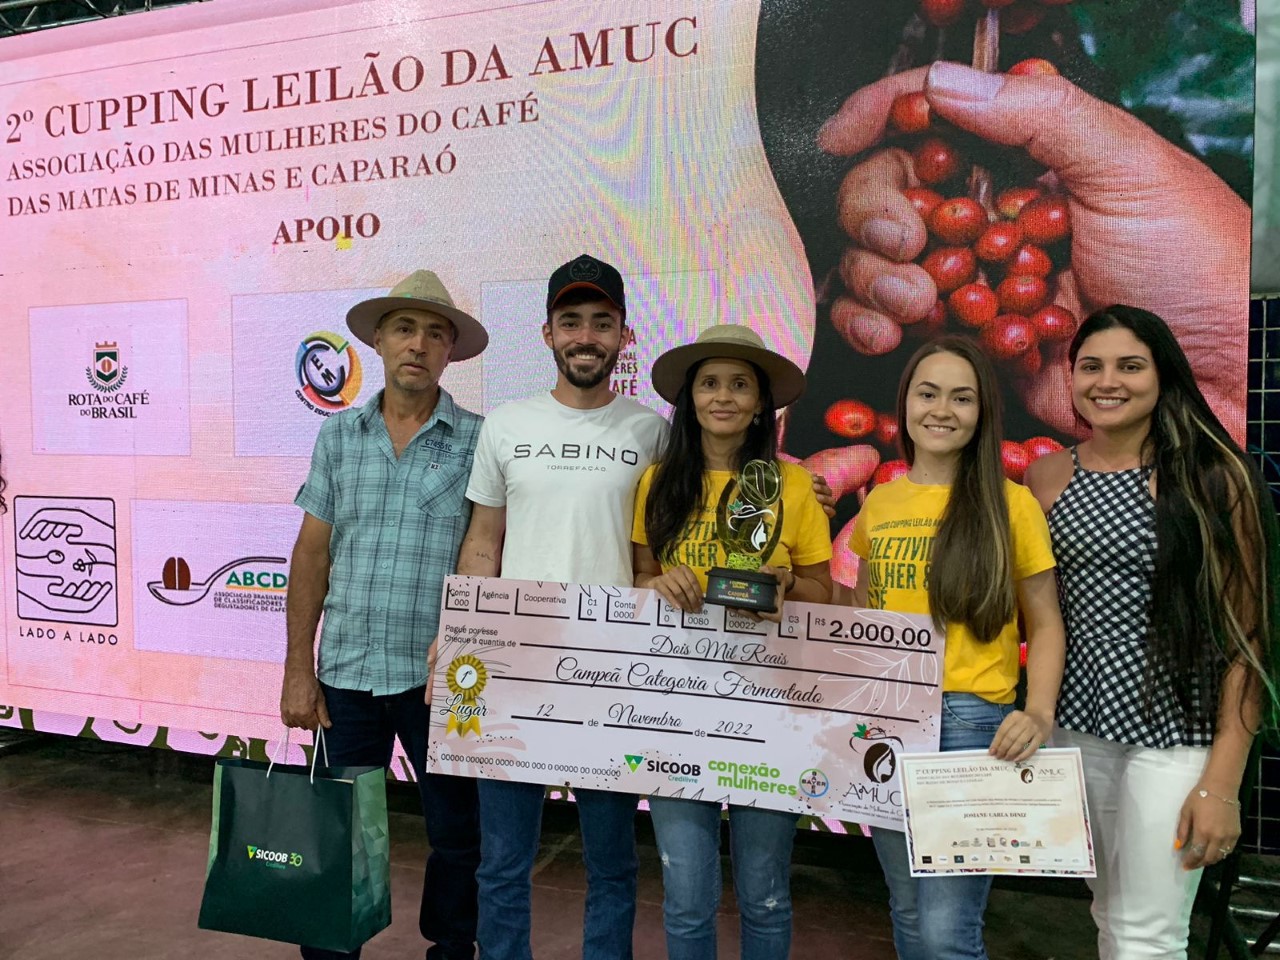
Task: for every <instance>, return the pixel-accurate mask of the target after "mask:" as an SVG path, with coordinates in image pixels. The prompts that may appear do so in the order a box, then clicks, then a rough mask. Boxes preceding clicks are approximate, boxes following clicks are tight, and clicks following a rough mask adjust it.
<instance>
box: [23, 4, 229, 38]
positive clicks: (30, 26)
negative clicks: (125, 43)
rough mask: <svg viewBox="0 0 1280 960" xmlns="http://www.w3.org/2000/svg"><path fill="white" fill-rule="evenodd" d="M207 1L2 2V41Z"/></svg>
mask: <svg viewBox="0 0 1280 960" xmlns="http://www.w3.org/2000/svg"><path fill="white" fill-rule="evenodd" d="M203 2H205V0H0V38H3V37H12V36H16V35H17V34H20V33H33V32H34V31H36V30H49V29H52V28H53V27H62V26H66V25H68V24H72V23H84V22H85V21H88V20H104V19H106V18H108V17H120V16H124V15H126V14H130V13H143V12H145V11H148V10H155V9H158V8H159V7H173V6H177V5H178V4H183V3H203Z"/></svg>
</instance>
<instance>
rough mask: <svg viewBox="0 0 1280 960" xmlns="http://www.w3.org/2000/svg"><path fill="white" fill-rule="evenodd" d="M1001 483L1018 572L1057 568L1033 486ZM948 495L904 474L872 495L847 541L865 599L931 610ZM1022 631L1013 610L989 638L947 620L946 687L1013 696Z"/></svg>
mask: <svg viewBox="0 0 1280 960" xmlns="http://www.w3.org/2000/svg"><path fill="white" fill-rule="evenodd" d="M1004 490H1005V499H1006V500H1007V501H1008V504H1009V528H1010V532H1011V534H1012V538H1013V578H1014V580H1015V581H1016V580H1025V579H1026V578H1027V577H1031V576H1034V575H1035V574H1037V573H1043V572H1044V571H1045V570H1052V569H1053V567H1054V566H1055V563H1054V559H1053V550H1052V548H1051V546H1050V541H1049V524H1048V522H1047V521H1046V520H1045V516H1044V511H1042V510H1041V509H1040V504H1038V503H1037V502H1036V499H1035V497H1033V496H1032V495H1031V491H1030V490H1028V489H1027V488H1026V487H1024V486H1022V485H1021V484H1019V483H1014V482H1013V481H1012V480H1005V483H1004ZM950 496H951V488H950V487H949V486H934V485H923V484H918V483H912V482H911V481H910V480H909V479H908V478H907V477H899V478H898V479H896V480H894V481H892V482H890V483H885V484H881V485H879V486H877V487H876V488H875V489H874V490H872V491H871V493H870V494H869V495H868V496H867V499H866V502H865V503H863V505H862V510H861V511H859V513H858V517H857V519H856V520H855V521H854V525H853V533H852V534H851V535H850V536H849V546H850V547H852V548H853V552H854V553H856V554H857V555H858V556H859V557H860V558H862V559H861V562H862V563H864V564H867V565H868V566H869V570H868V577H869V579H868V583H867V606H868V607H871V608H873V609H876V610H896V611H898V612H899V613H928V612H929V593H928V590H929V586H928V584H929V581H928V577H929V565H930V561H931V558H932V554H933V543H934V538H935V537H936V536H937V533H938V522H939V521H940V520H941V519H942V511H943V510H944V509H945V508H946V506H947V500H948V498H949V497H950ZM973 562H974V564H975V565H977V564H980V563H982V558H981V557H974V558H973ZM859 575H860V576H861V571H860V572H859ZM1019 639H1020V637H1019V633H1018V623H1017V620H1016V618H1015V619H1014V620H1013V621H1012V622H1010V623H1008V624H1005V627H1004V629H1003V630H1001V631H1000V634H999V635H998V636H997V637H996V638H995V639H994V640H992V641H991V642H990V643H981V642H979V641H978V640H977V639H976V638H975V637H974V635H973V634H972V633H971V632H970V631H969V629H968V627H965V626H963V625H961V624H948V625H947V642H946V656H945V661H946V662H945V664H944V670H943V679H942V689H943V690H944V691H946V692H947V693H973V694H977V695H978V696H980V697H982V698H983V699H985V700H990V701H991V702H993V703H1012V702H1013V699H1014V692H1015V691H1014V688H1015V687H1016V686H1017V684H1018V642H1019Z"/></svg>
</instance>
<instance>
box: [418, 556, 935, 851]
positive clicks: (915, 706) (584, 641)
mask: <svg viewBox="0 0 1280 960" xmlns="http://www.w3.org/2000/svg"><path fill="white" fill-rule="evenodd" d="M942 641H943V638H942V636H941V635H939V634H938V633H936V632H935V630H934V627H933V624H932V622H931V621H930V620H929V618H928V617H924V616H917V615H907V614H899V613H891V612H888V611H883V610H855V609H853V608H850V607H836V606H827V605H820V604H805V603H788V604H786V606H785V608H784V611H783V623H782V624H781V626H779V625H778V624H774V623H772V622H767V621H755V620H752V619H750V618H747V617H744V616H742V615H740V614H736V613H734V612H732V611H730V610H728V609H727V608H724V607H717V606H707V607H706V608H705V609H704V610H703V611H702V612H701V613H698V614H686V613H684V612H682V611H681V610H679V609H676V608H674V607H672V606H670V605H669V604H667V603H666V601H664V600H663V599H662V598H661V597H660V596H659V595H658V594H657V593H655V592H654V591H652V590H637V589H633V588H618V587H600V586H592V585H580V584H570V583H535V582H531V581H520V580H502V579H492V578H472V577H450V578H449V579H448V580H447V581H446V584H445V590H444V604H443V610H442V612H441V616H440V633H439V637H438V639H437V641H436V642H437V643H438V644H439V645H440V649H439V652H438V654H437V659H436V669H435V674H434V676H433V677H432V708H431V727H430V742H429V746H428V754H427V757H428V759H427V768H428V770H431V771H433V772H436V773H448V774H456V775H461V776H469V777H483V778H490V779H499V780H508V779H509V780H522V781H525V782H529V783H543V784H568V785H569V786H571V787H587V788H592V789H599V790H617V791H621V792H625V793H635V794H644V795H653V796H664V797H666V796H670V797H683V798H690V799H698V800H709V801H715V802H718V803H722V802H728V803H734V804H743V805H748V806H750V805H754V806H760V807H768V808H771V809H777V810H790V811H794V812H796V813H806V814H816V815H819V816H823V817H837V818H840V819H843V820H852V821H858V822H861V823H868V824H878V825H882V826H894V827H897V828H899V829H901V825H902V792H901V790H900V788H899V786H898V784H899V778H898V758H899V757H900V756H901V755H902V754H903V752H904V751H908V750H915V751H928V750H936V749H937V747H938V716H939V710H940V704H941V694H940V692H939V680H940V678H941V673H942Z"/></svg>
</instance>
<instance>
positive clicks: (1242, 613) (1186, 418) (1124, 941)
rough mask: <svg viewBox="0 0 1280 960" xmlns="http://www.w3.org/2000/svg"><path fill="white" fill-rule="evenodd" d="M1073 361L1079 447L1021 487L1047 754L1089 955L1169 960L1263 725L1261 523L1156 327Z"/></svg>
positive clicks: (1141, 316) (1097, 321) (1037, 468)
mask: <svg viewBox="0 0 1280 960" xmlns="http://www.w3.org/2000/svg"><path fill="white" fill-rule="evenodd" d="M1069 354H1070V358H1071V367H1072V369H1071V393H1072V400H1073V402H1074V404H1075V409H1076V411H1077V412H1078V414H1079V415H1080V417H1082V418H1083V419H1084V420H1085V421H1086V422H1087V423H1088V424H1089V426H1090V427H1091V428H1092V435H1091V437H1090V439H1088V440H1086V441H1084V442H1083V443H1081V444H1079V445H1078V446H1076V447H1072V448H1071V449H1068V450H1063V451H1061V452H1059V453H1056V454H1053V455H1051V456H1049V457H1045V458H1042V459H1041V460H1039V461H1037V463H1036V464H1035V465H1034V467H1033V468H1032V469H1031V470H1029V471H1028V472H1027V477H1026V482H1027V485H1028V486H1029V487H1030V488H1031V490H1032V492H1033V493H1034V494H1035V495H1036V499H1037V500H1039V501H1040V504H1041V506H1042V507H1043V508H1044V510H1045V512H1046V514H1047V515H1048V519H1049V530H1050V533H1051V535H1052V538H1053V550H1054V554H1055V556H1056V557H1057V561H1058V589H1059V594H1060V599H1061V605H1062V615H1063V619H1064V621H1065V623H1066V628H1067V663H1066V671H1065V674H1064V676H1063V681H1062V690H1061V694H1060V696H1059V701H1058V718H1057V719H1058V728H1059V729H1058V731H1057V732H1056V733H1055V737H1054V742H1055V744H1056V745H1058V746H1077V747H1079V748H1080V750H1081V753H1082V754H1083V758H1084V768H1085V779H1086V786H1087V789H1088V797H1089V813H1090V816H1091V819H1092V824H1093V839H1094V847H1095V852H1096V854H1097V859H1098V876H1097V879H1096V880H1095V881H1093V882H1092V883H1091V887H1092V890H1093V917H1094V921H1095V922H1096V923H1097V926H1098V954H1099V956H1100V957H1101V958H1102V960H1136V958H1150V957H1161V958H1185V957H1186V955H1187V931H1188V927H1189V924H1190V917H1191V905H1192V902H1193V900H1194V899H1195V891H1196V887H1197V885H1198V884H1199V881H1200V874H1201V871H1202V868H1203V867H1204V866H1205V865H1207V864H1212V863H1216V862H1218V861H1219V860H1221V859H1222V858H1223V857H1225V856H1226V855H1227V854H1229V853H1230V852H1231V850H1232V848H1233V847H1234V845H1235V843H1236V840H1237V838H1238V837H1239V836H1240V804H1239V800H1238V799H1237V798H1238V795H1239V791H1240V782H1241V779H1242V777H1243V775H1244V768H1245V764H1246V762H1247V760H1248V756H1249V750H1250V747H1251V745H1252V742H1253V738H1254V736H1255V735H1256V734H1257V733H1258V732H1259V731H1260V730H1261V729H1262V728H1264V727H1266V728H1268V729H1270V730H1274V729H1275V728H1276V721H1277V711H1278V708H1277V697H1276V687H1277V685H1276V672H1275V671H1276V652H1275V646H1274V639H1275V634H1276V620H1277V616H1276V614H1277V609H1276V600H1277V594H1276V589H1275V568H1274V565H1275V556H1276V555H1275V552H1274V548H1275V547H1276V544H1277V537H1276V517H1275V511H1274V508H1273V506H1272V504H1271V499H1270V496H1269V495H1268V493H1267V491H1266V487H1265V485H1264V484H1263V482H1262V479H1261V477H1260V475H1259V473H1258V471H1257V468H1256V467H1255V466H1254V464H1253V463H1252V461H1251V460H1250V459H1249V458H1248V456H1246V455H1245V453H1244V452H1243V451H1242V450H1241V449H1240V447H1239V446H1238V445H1237V444H1236V443H1235V442H1234V441H1233V440H1232V439H1231V437H1230V436H1229V435H1228V433H1227V431H1226V430H1225V429H1224V428H1223V426H1222V424H1221V423H1220V422H1219V421H1218V419H1217V417H1216V416H1215V415H1214V413H1213V411H1212V410H1211V409H1210V407H1209V404H1208V403H1207V402H1206V400H1205V398H1204V395H1203V394H1202V393H1201V391H1200V388H1199V387H1198V386H1197V384H1196V382H1195V379H1194V377H1193V376H1192V373H1191V368H1190V366H1189V365H1188V363H1187V359H1186V356H1185V355H1184V354H1183V352H1182V349H1181V347H1180V346H1179V345H1178V342H1177V341H1176V340H1175V339H1174V337H1173V334H1172V333H1170V331H1169V328H1168V327H1167V326H1166V325H1165V323H1164V321H1163V320H1161V319H1160V318H1159V317H1157V316H1155V315H1154V314H1152V313H1148V312H1147V311H1145V310H1139V309H1137V308H1134V307H1125V306H1114V307H1109V308H1107V309H1105V310H1100V311H1098V312H1097V313H1095V314H1093V315H1092V316H1090V317H1089V318H1088V319H1086V320H1085V322H1084V323H1083V324H1082V325H1081V327H1080V330H1079V331H1078V332H1077V333H1076V336H1075V338H1074V339H1073V340H1072V342H1071V346H1070V351H1069Z"/></svg>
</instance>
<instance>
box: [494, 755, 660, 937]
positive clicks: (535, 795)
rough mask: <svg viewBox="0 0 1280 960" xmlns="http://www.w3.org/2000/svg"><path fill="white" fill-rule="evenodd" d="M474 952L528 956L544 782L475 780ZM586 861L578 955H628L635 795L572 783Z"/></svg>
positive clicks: (633, 878)
mask: <svg viewBox="0 0 1280 960" xmlns="http://www.w3.org/2000/svg"><path fill="white" fill-rule="evenodd" d="M478 786H479V792H480V870H479V871H478V872H477V874H476V879H477V880H478V881H479V883H480V923H479V928H478V929H479V942H480V958H481V960H532V957H533V952H532V948H531V947H530V945H529V932H530V927H531V919H532V910H531V899H532V895H533V881H532V872H533V862H534V859H535V858H536V857H537V855H538V835H539V833H541V831H542V802H543V798H544V797H545V795H546V788H545V787H543V786H542V785H541V784H536V783H518V782H516V781H514V780H480V781H478ZM573 795H574V798H575V799H576V800H577V801H578V820H579V822H580V823H581V825H582V862H583V863H584V864H585V865H586V868H587V909H586V915H585V917H584V918H583V924H582V926H583V932H582V956H583V960H631V930H632V927H633V926H634V925H635V919H636V869H637V866H638V863H637V860H636V797H635V796H634V795H632V794H628V793H613V792H610V791H605V790H575V791H574V794H573Z"/></svg>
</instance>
